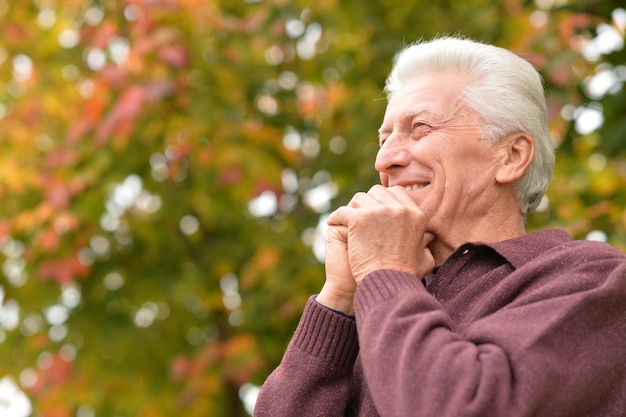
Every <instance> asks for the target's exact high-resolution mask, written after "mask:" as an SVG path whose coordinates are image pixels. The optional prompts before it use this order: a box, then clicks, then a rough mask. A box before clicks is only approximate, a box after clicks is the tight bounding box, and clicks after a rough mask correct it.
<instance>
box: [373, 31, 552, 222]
mask: <svg viewBox="0 0 626 417" xmlns="http://www.w3.org/2000/svg"><path fill="white" fill-rule="evenodd" d="M446 71H459V72H461V73H464V74H467V76H468V78H467V83H466V85H465V87H464V91H463V96H462V98H461V100H462V102H463V103H464V105H465V106H467V108H469V109H471V110H473V111H474V112H476V113H477V114H478V116H479V117H480V118H481V119H482V123H483V126H482V134H483V135H484V138H483V139H484V140H486V141H487V142H488V143H490V144H494V143H496V142H498V141H499V140H500V139H502V138H504V137H506V136H508V135H510V134H513V133H518V132H524V133H527V134H529V135H530V136H531V137H532V138H533V140H534V143H535V155H534V157H533V161H532V162H531V164H530V166H529V167H528V169H527V170H526V172H525V173H524V175H523V177H522V178H521V179H520V180H519V181H518V182H517V183H516V184H515V196H516V198H517V200H518V202H519V203H520V208H521V211H522V214H523V215H526V214H528V213H529V212H531V211H532V210H534V209H535V208H536V207H537V205H538V204H539V202H540V201H541V198H542V197H543V195H544V193H545V191H546V189H547V188H548V184H549V183H550V179H551V178H552V171H553V169H554V147H553V145H552V142H551V141H550V135H549V132H548V116H547V111H546V101H545V97H544V92H543V84H542V80H541V76H540V75H539V73H538V72H537V70H536V69H535V68H534V67H533V66H532V65H531V64H530V63H529V62H527V61H526V60H524V59H523V58H520V57H519V56H517V55H515V54H514V53H512V52H510V51H508V50H506V49H503V48H499V47H496V46H493V45H487V44H483V43H479V42H476V41H473V40H469V39H464V38H460V37H441V38H436V39H433V40H431V41H427V42H418V43H415V44H412V45H409V46H408V47H406V48H405V49H403V50H402V51H400V52H399V53H398V55H396V58H395V64H394V67H393V69H392V71H391V73H390V74H389V77H388V78H387V81H386V84H385V92H386V93H387V97H388V98H389V97H391V96H392V95H393V94H394V93H395V92H396V91H399V90H401V89H402V88H403V87H404V86H405V85H406V84H407V83H409V82H410V81H411V80H413V79H415V78H417V77H419V76H420V75H421V74H429V73H433V72H446Z"/></svg>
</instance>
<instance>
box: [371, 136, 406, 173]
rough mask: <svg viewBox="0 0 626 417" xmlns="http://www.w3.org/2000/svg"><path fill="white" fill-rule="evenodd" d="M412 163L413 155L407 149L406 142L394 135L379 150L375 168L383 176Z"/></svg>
mask: <svg viewBox="0 0 626 417" xmlns="http://www.w3.org/2000/svg"><path fill="white" fill-rule="evenodd" d="M410 161H411V155H410V153H409V151H408V150H407V148H406V141H403V140H401V139H400V138H399V137H398V136H397V135H393V134H392V135H391V136H389V137H388V138H387V139H386V140H385V142H384V143H383V144H382V146H381V147H380V149H379V150H378V154H377V155H376V162H375V164H374V167H375V168H376V171H378V172H380V173H381V174H390V173H391V171H394V170H396V169H398V168H403V167H406V166H408V165H409V163H410Z"/></svg>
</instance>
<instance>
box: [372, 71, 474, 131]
mask: <svg viewBox="0 0 626 417" xmlns="http://www.w3.org/2000/svg"><path fill="white" fill-rule="evenodd" d="M463 81H464V80H463V78H462V77H460V76H459V75H458V74H456V73H435V74H428V75H425V76H420V77H417V78H414V79H413V80H411V81H409V82H408V83H407V84H406V85H405V87H404V88H402V89H401V90H399V91H397V92H395V93H393V94H392V95H391V96H390V97H389V103H388V104H387V109H386V111H385V117H384V120H383V129H385V128H391V125H393V124H396V123H402V122H410V121H411V120H412V119H414V118H416V117H422V118H424V119H425V120H426V121H430V122H438V121H439V122H444V121H446V120H451V119H454V118H456V117H458V116H459V112H460V111H461V110H463V109H464V106H463V104H462V100H461V99H462V93H463V86H464V83H463ZM463 113H466V112H463Z"/></svg>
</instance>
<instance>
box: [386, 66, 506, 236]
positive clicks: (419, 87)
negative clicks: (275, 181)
mask: <svg viewBox="0 0 626 417" xmlns="http://www.w3.org/2000/svg"><path fill="white" fill-rule="evenodd" d="M463 84H464V77H463V76H461V75H460V74H458V73H455V72H446V73H432V74H429V75H424V76H420V77H419V78H416V79H415V80H413V81H412V82H411V83H409V84H408V85H407V86H406V88H404V89H403V90H402V91H399V92H397V93H395V94H394V95H393V96H392V97H391V99H390V100H389V104H388V106H387V111H386V112H385V117H384V120H383V124H382V127H381V129H380V131H379V133H380V150H379V152H378V155H377V158H376V165H375V166H376V170H378V171H379V173H380V179H381V182H382V184H383V185H384V186H387V187H391V186H396V185H400V186H403V187H405V189H406V190H407V191H408V192H409V194H410V195H411V197H412V198H413V199H414V200H415V202H416V203H417V205H418V206H419V207H420V208H421V210H422V211H424V213H425V214H426V216H427V218H428V219H429V220H428V227H427V231H429V232H432V233H434V234H435V235H437V237H439V238H443V237H445V235H446V233H448V232H449V231H450V229H451V228H452V227H455V228H457V230H458V227H461V228H463V227H464V225H465V226H471V224H472V222H474V219H476V218H477V217H484V216H485V214H486V212H487V211H488V210H489V207H490V206H491V204H492V203H493V199H494V198H497V194H496V193H495V192H494V187H495V179H494V177H495V169H496V165H497V164H496V156H497V148H498V146H488V145H487V144H485V143H484V142H483V141H482V140H481V132H480V127H481V123H480V120H479V118H478V116H477V115H476V114H474V113H473V112H472V111H470V110H468V109H466V108H465V107H464V106H463V105H462V104H461V102H460V99H461V93H462V88H463Z"/></svg>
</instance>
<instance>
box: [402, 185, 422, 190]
mask: <svg viewBox="0 0 626 417" xmlns="http://www.w3.org/2000/svg"><path fill="white" fill-rule="evenodd" d="M424 187H426V185H425V184H411V185H407V186H405V187H404V189H405V190H407V191H413V190H419V189H420V188H424Z"/></svg>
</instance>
